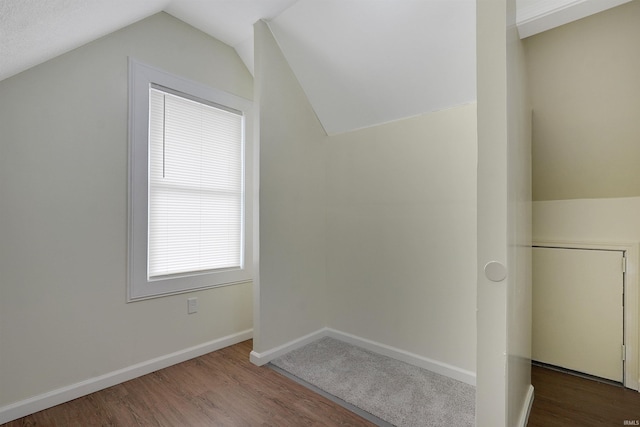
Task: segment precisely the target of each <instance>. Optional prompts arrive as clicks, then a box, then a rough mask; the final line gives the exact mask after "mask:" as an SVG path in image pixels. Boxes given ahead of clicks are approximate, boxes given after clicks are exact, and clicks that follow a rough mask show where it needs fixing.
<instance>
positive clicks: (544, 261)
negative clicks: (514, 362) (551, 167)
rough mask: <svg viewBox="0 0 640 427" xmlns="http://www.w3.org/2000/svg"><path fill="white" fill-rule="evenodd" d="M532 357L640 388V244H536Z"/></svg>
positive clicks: (565, 368) (538, 242) (626, 385)
mask: <svg viewBox="0 0 640 427" xmlns="http://www.w3.org/2000/svg"><path fill="white" fill-rule="evenodd" d="M532 308H533V334H532V359H533V360H534V361H536V362H539V363H542V364H544V365H546V366H551V367H554V368H556V369H558V368H559V369H563V370H567V371H569V372H579V373H582V374H583V375H587V376H590V377H594V378H601V379H603V381H605V382H607V381H608V382H614V383H618V384H622V385H624V386H625V387H627V388H631V389H634V390H638V388H639V387H638V385H639V384H638V383H639V382H638V244H637V243H615V244H609V243H607V244H604V243H590V242H589V243H586V242H560V241H553V242H551V241H536V242H534V244H533V307H532Z"/></svg>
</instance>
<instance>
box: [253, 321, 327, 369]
mask: <svg viewBox="0 0 640 427" xmlns="http://www.w3.org/2000/svg"><path fill="white" fill-rule="evenodd" d="M328 330H329V329H328V328H322V329H318V330H317V331H315V332H312V333H310V334H307V335H305V336H303V337H300V338H297V339H295V340H293V341H289V342H287V343H284V344H282V345H280V346H278V347H275V348H273V349H271V350H267V351H264V352H261V353H258V352H256V351H252V352H251V355H250V360H251V363H253V364H254V365H258V366H262V365H266V364H267V363H269V362H271V361H272V360H273V359H276V358H278V357H280V356H282V355H283V354H287V353H289V352H290V351H293V350H295V349H297V348H300V347H304V346H305V345H307V344H309V343H312V342H313V341H315V340H318V339H320V338H322V337H326V336H327V332H328Z"/></svg>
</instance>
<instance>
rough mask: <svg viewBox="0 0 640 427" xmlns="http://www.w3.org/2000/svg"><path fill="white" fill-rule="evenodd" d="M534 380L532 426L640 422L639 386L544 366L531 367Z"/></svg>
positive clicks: (608, 424) (585, 426)
mask: <svg viewBox="0 0 640 427" xmlns="http://www.w3.org/2000/svg"><path fill="white" fill-rule="evenodd" d="M531 383H532V384H533V387H534V389H535V398H534V400H533V407H532V408H531V414H530V415H529V423H528V424H527V426H528V427H556V426H557V427H560V426H562V427H565V426H580V427H591V426H593V427H596V426H597V427H600V426H618V427H619V426H624V425H639V423H640V393H638V392H637V391H635V390H629V389H626V388H624V387H621V386H615V385H610V384H605V383H601V382H597V381H594V380H591V379H586V378H581V377H577V376H575V375H570V374H566V373H563V372H558V371H554V370H551V369H548V368H543V367H540V366H532V367H531ZM625 421H626V422H627V423H626V424H625Z"/></svg>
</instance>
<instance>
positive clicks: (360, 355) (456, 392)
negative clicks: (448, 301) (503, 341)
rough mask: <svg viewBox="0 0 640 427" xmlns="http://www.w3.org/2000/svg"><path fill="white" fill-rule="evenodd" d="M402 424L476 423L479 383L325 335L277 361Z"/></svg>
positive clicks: (401, 426) (428, 426) (432, 426)
mask: <svg viewBox="0 0 640 427" xmlns="http://www.w3.org/2000/svg"><path fill="white" fill-rule="evenodd" d="M271 363H272V364H273V365H275V366H277V367H279V368H280V369H282V370H284V371H286V372H289V373H290V374H292V375H294V376H296V377H298V378H300V379H302V380H304V381H306V382H308V383H310V384H312V385H314V386H316V387H318V388H319V389H321V390H324V391H325V392H327V393H329V394H331V395H333V396H336V397H338V398H339V399H342V400H344V401H346V402H348V403H350V404H352V405H354V406H356V407H358V408H360V409H362V410H364V411H366V412H369V413H370V414H373V415H375V416H376V417H378V418H380V419H382V420H385V421H388V422H389V423H391V424H393V425H396V426H398V427H410V426H411V427H413V426H415V427H441V426H442V427H444V426H447V427H450V426H459V427H465V426H469V427H472V426H473V425H474V422H475V388H474V387H473V386H470V385H468V384H465V383H463V382H460V381H457V380H454V379H452V378H449V377H445V376H442V375H439V374H436V373H433V372H431V371H427V370H426V369H422V368H418V367H416V366H413V365H409V364H407V363H404V362H400V361H398V360H395V359H391V358H389V357H386V356H381V355H379V354H376V353H373V352H370V351H367V350H364V349H362V348H360V347H356V346H353V345H351V344H347V343H344V342H342V341H339V340H336V339H333V338H329V337H325V338H322V339H320V340H317V341H314V342H312V343H311V344H308V345H306V346H304V347H302V348H299V349H297V350H294V351H291V352H289V353H287V354H285V355H284V356H281V357H279V358H277V359H274V360H273V361H271Z"/></svg>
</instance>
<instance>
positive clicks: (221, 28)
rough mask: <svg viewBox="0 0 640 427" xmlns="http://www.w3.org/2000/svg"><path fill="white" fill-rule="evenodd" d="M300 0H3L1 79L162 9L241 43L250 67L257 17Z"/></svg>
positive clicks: (232, 42) (272, 14)
mask: <svg viewBox="0 0 640 427" xmlns="http://www.w3.org/2000/svg"><path fill="white" fill-rule="evenodd" d="M296 1H297V0H0V80H3V79H6V78H7V77H10V76H12V75H14V74H17V73H19V72H21V71H24V70H26V69H28V68H30V67H33V66H34V65H37V64H40V63H42V62H44V61H47V60H49V59H51V58H54V57H56V56H58V55H60V54H62V53H65V52H68V51H70V50H72V49H75V48H77V47H80V46H82V45H83V44H86V43H88V42H90V41H93V40H95V39H97V38H100V37H102V36H105V35H107V34H109V33H112V32H113V31H116V30H119V29H120V28H123V27H126V26H127V25H129V24H132V23H134V22H136V21H139V20H140V19H143V18H146V17H148V16H150V15H153V14H154V13H157V12H160V11H163V10H164V11H166V12H168V13H170V14H172V15H174V16H175V17H176V18H178V19H181V20H182V21H185V22H186V23H188V24H190V25H192V26H194V27H196V28H198V29H200V30H202V31H204V32H206V33H208V34H209V35H211V36H213V37H215V38H217V39H218V40H221V41H223V42H224V43H226V44H228V45H230V46H233V47H237V48H238V50H239V53H240V56H241V57H242V58H243V60H245V63H247V65H248V67H249V68H250V69H251V68H252V64H253V23H254V22H255V21H257V20H259V19H271V18H273V17H275V16H277V15H278V14H279V13H280V12H282V11H283V10H284V9H286V8H287V7H289V6H290V5H292V4H293V3H295V2H296ZM249 50H250V52H249Z"/></svg>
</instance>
